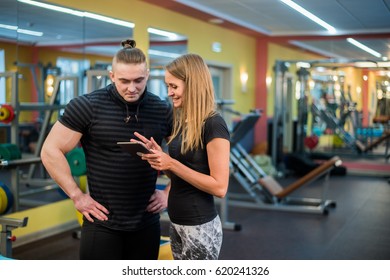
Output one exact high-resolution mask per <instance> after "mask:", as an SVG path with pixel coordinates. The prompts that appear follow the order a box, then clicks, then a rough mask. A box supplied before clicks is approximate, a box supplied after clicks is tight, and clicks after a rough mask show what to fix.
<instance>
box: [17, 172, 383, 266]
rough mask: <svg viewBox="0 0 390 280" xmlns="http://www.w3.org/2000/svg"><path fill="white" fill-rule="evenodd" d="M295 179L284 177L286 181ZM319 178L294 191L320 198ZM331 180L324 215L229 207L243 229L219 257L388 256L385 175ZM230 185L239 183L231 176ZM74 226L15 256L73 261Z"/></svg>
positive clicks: (227, 236)
mask: <svg viewBox="0 0 390 280" xmlns="http://www.w3.org/2000/svg"><path fill="white" fill-rule="evenodd" d="M389 171H390V170H389ZM389 176H390V172H389ZM296 179H297V178H293V177H290V178H287V179H283V180H285V182H284V183H286V184H287V183H288V182H287V181H288V180H290V181H291V180H296ZM279 181H280V180H279ZM281 183H282V185H285V184H283V181H281ZM321 183H322V181H321V180H319V181H315V182H312V183H310V184H308V185H306V186H304V187H301V188H300V189H298V190H297V191H295V192H294V196H297V197H319V195H320V192H321V190H322V185H321ZM329 183H330V185H329V190H328V196H327V198H328V199H331V200H333V201H335V202H336V204H337V206H336V208H335V209H331V211H330V212H329V214H328V215H319V214H308V213H296V212H284V211H275V210H257V209H249V208H241V207H229V216H228V220H229V221H230V222H232V223H234V224H236V225H240V226H241V230H240V231H233V230H227V229H226V230H224V242H223V246H222V250H221V254H220V259H221V260H389V259H390V219H389V217H390V207H389V205H390V184H389V177H388V176H356V175H348V174H347V175H345V176H336V175H333V176H331V178H330V181H329ZM231 184H232V185H234V184H235V186H232V187H237V182H234V180H232V181H231ZM76 231H77V229H75V230H74V231H69V232H64V233H62V234H60V235H57V236H53V237H50V238H47V239H44V240H40V241H36V242H34V243H30V244H27V245H23V246H20V247H16V248H14V249H13V258H14V259H20V260H33V259H36V260H77V259H78V249H79V240H78V239H77V238H74V234H75V232H76ZM162 233H163V235H168V222H166V221H162Z"/></svg>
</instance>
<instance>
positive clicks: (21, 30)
mask: <svg viewBox="0 0 390 280" xmlns="http://www.w3.org/2000/svg"><path fill="white" fill-rule="evenodd" d="M0 28H4V29H8V30H14V31H16V32H18V33H22V34H27V35H32V36H37V37H42V36H43V32H40V31H33V30H28V29H20V28H18V27H17V26H14V25H7V24H0Z"/></svg>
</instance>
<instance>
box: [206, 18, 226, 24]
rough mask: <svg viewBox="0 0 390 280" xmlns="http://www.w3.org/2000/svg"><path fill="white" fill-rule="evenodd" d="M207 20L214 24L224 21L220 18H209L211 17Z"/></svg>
mask: <svg viewBox="0 0 390 280" xmlns="http://www.w3.org/2000/svg"><path fill="white" fill-rule="evenodd" d="M209 22H210V23H214V24H221V23H223V22H224V21H223V19H220V18H211V19H209Z"/></svg>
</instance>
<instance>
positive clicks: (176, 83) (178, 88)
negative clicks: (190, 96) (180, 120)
mask: <svg viewBox="0 0 390 280" xmlns="http://www.w3.org/2000/svg"><path fill="white" fill-rule="evenodd" d="M165 84H166V85H167V89H168V96H169V97H170V98H171V99H172V103H173V107H174V108H180V107H181V106H182V105H183V100H184V89H185V83H184V81H182V80H180V79H178V78H176V77H175V76H173V75H172V74H171V73H169V72H168V71H165Z"/></svg>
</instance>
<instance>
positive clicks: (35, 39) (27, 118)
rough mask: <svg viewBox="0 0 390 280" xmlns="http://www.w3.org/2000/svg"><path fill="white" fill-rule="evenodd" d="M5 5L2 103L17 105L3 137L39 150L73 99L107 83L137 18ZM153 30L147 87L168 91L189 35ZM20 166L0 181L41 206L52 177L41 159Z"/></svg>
mask: <svg viewBox="0 0 390 280" xmlns="http://www.w3.org/2000/svg"><path fill="white" fill-rule="evenodd" d="M0 10H1V17H0V106H2V105H10V106H11V108H13V109H14V119H13V120H12V121H6V122H4V121H2V122H0V144H7V145H8V144H12V145H15V146H16V147H17V149H18V150H19V151H20V153H18V154H17V155H16V159H19V158H21V159H25V158H26V156H27V157H28V158H31V157H38V156H39V153H40V148H41V146H42V143H43V141H44V138H45V137H46V134H47V132H48V130H49V129H50V127H51V125H52V124H53V123H54V121H55V120H56V119H57V118H58V115H59V114H61V112H62V110H63V109H64V107H65V105H66V104H67V103H68V102H69V100H70V99H72V98H73V97H75V96H77V95H80V94H84V93H88V92H89V91H90V90H93V89H96V88H99V87H103V86H105V85H106V84H108V83H110V80H109V78H108V75H107V74H108V70H109V69H110V66H111V61H112V57H113V55H114V54H115V52H116V51H117V50H119V48H120V47H121V46H120V42H121V41H122V40H123V39H127V38H133V27H132V23H131V22H130V23H129V22H121V21H118V19H110V18H106V17H101V16H102V15H96V14H92V13H89V12H88V11H80V10H79V11H77V10H74V9H68V8H67V7H58V6H57V7H56V6H53V5H52V4H49V3H44V2H41V1H31V0H2V1H0ZM109 20H113V21H114V22H113V23H110V22H108V21H109ZM118 22H119V23H121V24H118ZM148 33H149V39H150V42H149V45H150V48H149V50H147V52H148V55H149V61H150V65H149V66H150V69H151V77H150V79H149V84H148V88H149V87H150V88H151V90H152V91H153V92H155V93H157V94H160V93H161V94H160V97H162V98H165V96H166V93H165V91H166V89H165V85H164V83H163V70H162V66H163V65H165V64H166V63H167V62H168V61H170V60H172V59H173V58H174V57H176V56H178V55H180V54H183V53H186V52H187V38H186V37H185V36H184V35H181V34H174V33H171V32H166V31H163V30H159V29H158V28H157V27H155V28H152V27H151V28H149V29H148ZM10 73H15V76H12V75H11V74H10ZM12 159H14V158H12ZM12 159H11V160H12ZM21 170H22V171H23V172H22V173H23V174H22V176H18V172H14V171H9V170H7V171H5V170H0V172H1V174H0V175H1V178H2V179H1V180H2V181H5V183H6V184H8V185H9V186H10V187H11V188H12V189H13V190H14V193H15V195H16V201H17V203H18V202H19V201H23V205H24V206H35V205H39V204H40V203H41V201H38V202H32V200H34V199H38V200H41V198H42V197H43V195H42V192H43V189H47V186H48V184H47V182H46V180H43V179H48V178H41V177H39V176H40V173H41V172H40V171H41V170H39V166H38V164H36V165H35V164H32V165H31V166H27V165H24V166H23V167H21ZM37 176H38V177H39V178H36V177H37ZM35 179H37V180H35ZM24 184H28V185H29V187H34V190H31V189H29V190H27V192H28V198H27V197H26V196H27V195H26V192H25V191H26V190H25V189H24V188H23V189H22V190H19V189H18V188H19V186H16V185H20V186H23V185H24ZM19 198H20V199H19ZM27 200H28V201H27ZM42 202H43V203H44V201H42ZM20 206H22V204H20ZM16 208H19V203H18V205H17V207H15V210H18V209H16ZM0 214H1V213H0Z"/></svg>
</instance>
